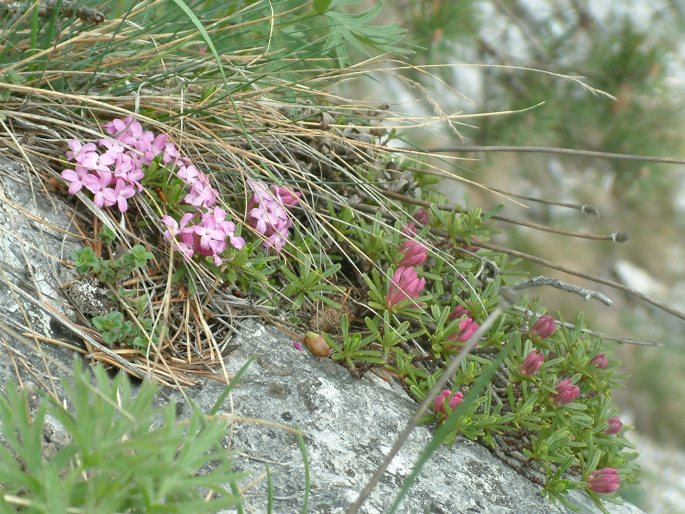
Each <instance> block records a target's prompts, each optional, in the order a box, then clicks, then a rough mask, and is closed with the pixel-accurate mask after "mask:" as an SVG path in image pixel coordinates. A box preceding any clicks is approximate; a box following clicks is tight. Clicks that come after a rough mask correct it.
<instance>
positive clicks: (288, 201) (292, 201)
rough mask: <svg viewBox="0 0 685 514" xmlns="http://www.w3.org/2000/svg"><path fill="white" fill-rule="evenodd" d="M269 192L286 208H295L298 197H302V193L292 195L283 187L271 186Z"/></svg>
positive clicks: (298, 200)
mask: <svg viewBox="0 0 685 514" xmlns="http://www.w3.org/2000/svg"><path fill="white" fill-rule="evenodd" d="M271 191H272V192H273V193H274V194H275V195H276V197H277V198H278V199H279V200H280V201H281V202H282V203H283V205H285V206H286V207H295V206H296V205H297V204H298V203H299V202H300V196H302V193H300V192H296V193H293V192H291V191H290V190H289V189H288V188H286V187H283V186H275V185H274V186H271Z"/></svg>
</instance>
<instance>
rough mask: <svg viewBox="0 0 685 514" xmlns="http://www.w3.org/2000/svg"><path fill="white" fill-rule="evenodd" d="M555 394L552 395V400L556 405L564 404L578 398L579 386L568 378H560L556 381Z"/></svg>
mask: <svg viewBox="0 0 685 514" xmlns="http://www.w3.org/2000/svg"><path fill="white" fill-rule="evenodd" d="M556 391H557V392H556V394H554V395H552V401H553V402H554V403H555V404H556V405H566V404H567V403H571V402H572V401H573V400H575V399H576V398H578V395H579V394H580V388H579V387H578V386H577V385H575V384H574V383H573V382H572V381H571V379H570V378H567V379H565V380H561V381H559V382H558V383H557V386H556Z"/></svg>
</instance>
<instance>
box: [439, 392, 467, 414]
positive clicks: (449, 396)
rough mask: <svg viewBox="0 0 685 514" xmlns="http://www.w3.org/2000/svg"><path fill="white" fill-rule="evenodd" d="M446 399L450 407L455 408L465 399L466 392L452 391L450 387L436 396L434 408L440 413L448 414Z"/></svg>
mask: <svg viewBox="0 0 685 514" xmlns="http://www.w3.org/2000/svg"><path fill="white" fill-rule="evenodd" d="M445 400H447V405H449V408H450V409H455V408H456V407H457V405H459V404H460V403H461V402H463V401H464V393H462V392H461V391H457V392H456V393H452V391H450V390H449V389H443V390H442V391H441V392H440V394H438V396H436V397H435V404H434V410H435V412H437V413H438V414H446V412H445Z"/></svg>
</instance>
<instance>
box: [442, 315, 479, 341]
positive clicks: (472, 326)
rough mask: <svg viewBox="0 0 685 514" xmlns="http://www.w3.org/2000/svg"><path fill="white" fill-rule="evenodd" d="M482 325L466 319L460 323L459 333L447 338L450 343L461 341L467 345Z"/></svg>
mask: <svg viewBox="0 0 685 514" xmlns="http://www.w3.org/2000/svg"><path fill="white" fill-rule="evenodd" d="M478 327H480V325H479V324H478V323H476V322H475V321H474V320H473V319H471V318H465V319H463V320H461V321H460V322H459V331H458V332H455V333H454V334H452V335H451V336H449V337H448V338H447V340H448V341H459V342H461V343H465V342H466V341H468V340H469V339H471V336H472V335H473V334H474V333H475V332H476V330H478Z"/></svg>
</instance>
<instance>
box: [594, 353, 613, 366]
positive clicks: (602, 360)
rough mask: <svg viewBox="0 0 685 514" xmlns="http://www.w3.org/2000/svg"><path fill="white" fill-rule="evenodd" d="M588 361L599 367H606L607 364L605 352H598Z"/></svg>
mask: <svg viewBox="0 0 685 514" xmlns="http://www.w3.org/2000/svg"><path fill="white" fill-rule="evenodd" d="M590 362H591V363H592V364H594V365H595V366H597V367H598V368H600V369H606V367H607V366H608V365H609V361H608V360H607V354H606V353H600V354H599V355H597V356H596V357H594V358H593V359H592V360H591V361H590Z"/></svg>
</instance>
